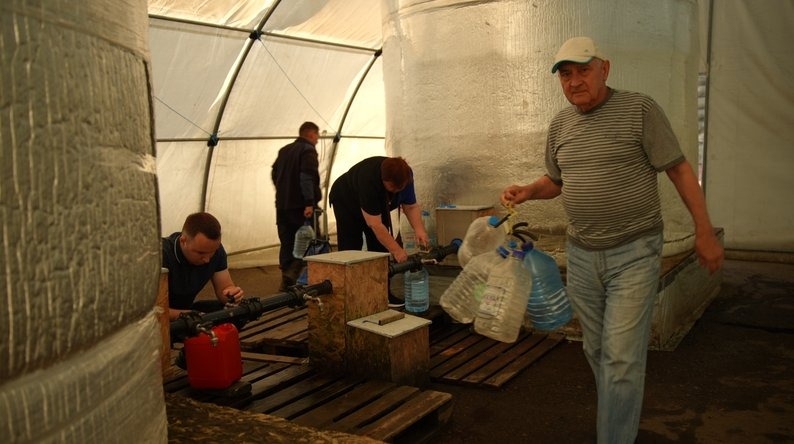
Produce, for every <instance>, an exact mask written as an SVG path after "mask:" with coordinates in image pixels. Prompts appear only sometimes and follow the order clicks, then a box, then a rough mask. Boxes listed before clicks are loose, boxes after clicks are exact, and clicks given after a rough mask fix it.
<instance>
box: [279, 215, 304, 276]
mask: <svg viewBox="0 0 794 444" xmlns="http://www.w3.org/2000/svg"><path fill="white" fill-rule="evenodd" d="M305 220H306V219H305V218H304V217H303V208H299V209H289V210H277V211H276V226H277V228H278V240H279V241H280V242H281V247H279V250H278V266H279V268H280V269H281V270H282V271H284V270H287V269H289V267H290V264H292V263H293V262H294V261H295V260H296V259H295V257H294V256H293V255H292V250H293V249H294V248H295V233H297V232H298V228H300V227H301V226H303V223H304V221H305Z"/></svg>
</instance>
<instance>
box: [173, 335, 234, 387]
mask: <svg viewBox="0 0 794 444" xmlns="http://www.w3.org/2000/svg"><path fill="white" fill-rule="evenodd" d="M211 333H212V335H209V334H207V333H204V332H202V333H199V334H198V336H194V337H192V338H188V339H186V340H185V358H186V360H187V380H188V382H189V383H190V386H191V387H193V388H196V389H225V388H228V387H230V386H231V385H232V384H234V383H235V382H236V381H238V380H239V379H240V377H241V376H242V375H243V359H242V355H241V354H240V336H239V335H238V334H237V327H235V326H234V325H233V324H221V325H218V326H215V327H213V328H212V330H211ZM213 336H214V337H213Z"/></svg>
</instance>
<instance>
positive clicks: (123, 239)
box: [0, 0, 167, 443]
mask: <svg viewBox="0 0 794 444" xmlns="http://www.w3.org/2000/svg"><path fill="white" fill-rule="evenodd" d="M147 30H148V20H147V14H146V1H145V0H128V1H123V2H119V1H113V0H83V1H78V2H66V1H32V0H4V1H3V2H2V3H0V79H2V89H1V90H0V285H1V286H2V289H3V291H2V296H0V300H2V302H0V418H2V420H0V436H1V437H2V440H3V441H4V442H42V443H46V442H83V443H88V442H115V441H123V440H130V441H139V442H165V441H166V440H167V431H166V417H165V402H164V398H163V392H162V380H161V376H160V364H159V362H160V361H159V357H158V354H159V346H160V332H159V328H158V324H157V319H156V316H155V314H154V312H153V310H152V308H153V307H154V302H155V298H156V295H157V284H158V276H159V274H160V253H159V252H160V238H159V227H158V217H157V198H156V197H157V196H156V180H155V174H154V173H155V168H154V158H153V155H152V154H153V146H154V140H153V130H152V109H151V98H150V94H149V88H150V83H149V79H150V75H149V66H148V59H149V56H148V46H147V39H146V36H147Z"/></svg>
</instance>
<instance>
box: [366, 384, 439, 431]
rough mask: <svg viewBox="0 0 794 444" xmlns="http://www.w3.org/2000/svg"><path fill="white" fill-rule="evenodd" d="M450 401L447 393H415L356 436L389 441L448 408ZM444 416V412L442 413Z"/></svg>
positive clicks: (430, 391)
mask: <svg viewBox="0 0 794 444" xmlns="http://www.w3.org/2000/svg"><path fill="white" fill-rule="evenodd" d="M451 401H452V395H450V394H449V393H443V392H436V391H432V390H428V391H424V392H420V393H417V394H416V396H414V397H412V398H410V399H408V400H407V401H406V402H405V403H404V404H402V405H400V406H399V407H397V408H396V409H395V410H394V411H392V412H390V413H389V415H387V416H384V417H382V418H380V419H379V420H377V421H375V422H373V423H372V424H370V425H368V426H366V427H363V428H361V429H360V430H359V431H358V432H357V433H356V434H357V435H364V436H369V437H370V438H374V439H378V440H381V441H390V440H392V439H393V438H395V437H396V436H397V435H399V434H400V433H404V431H405V430H406V428H410V425H412V424H415V423H417V422H419V421H420V420H421V419H423V418H424V417H425V416H427V415H432V414H438V413H439V412H440V411H442V410H444V409H443V408H442V407H444V406H447V407H450V403H451ZM445 414H446V412H444V415H445ZM442 416H443V415H442Z"/></svg>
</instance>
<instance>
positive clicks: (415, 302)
mask: <svg viewBox="0 0 794 444" xmlns="http://www.w3.org/2000/svg"><path fill="white" fill-rule="evenodd" d="M403 282H404V285H405V287H404V288H405V289H404V294H403V297H404V298H405V311H407V312H410V313H424V312H426V311H427V309H428V308H430V275H429V274H428V273H427V269H426V268H424V267H422V268H421V269H419V270H417V271H410V270H409V271H406V272H405V275H404V276H403Z"/></svg>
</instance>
